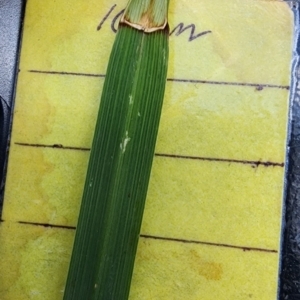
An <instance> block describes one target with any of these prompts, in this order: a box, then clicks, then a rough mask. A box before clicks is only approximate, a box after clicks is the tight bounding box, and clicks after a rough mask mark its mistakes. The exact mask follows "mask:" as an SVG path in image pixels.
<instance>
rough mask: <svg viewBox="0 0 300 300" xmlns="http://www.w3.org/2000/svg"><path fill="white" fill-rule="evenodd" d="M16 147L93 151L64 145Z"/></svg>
mask: <svg viewBox="0 0 300 300" xmlns="http://www.w3.org/2000/svg"><path fill="white" fill-rule="evenodd" d="M15 145H18V146H25V147H34V148H54V149H62V150H79V151H90V150H91V148H84V147H72V146H63V145H62V144H53V145H45V144H29V143H18V142H15Z"/></svg>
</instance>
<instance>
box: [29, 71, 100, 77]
mask: <svg viewBox="0 0 300 300" xmlns="http://www.w3.org/2000/svg"><path fill="white" fill-rule="evenodd" d="M28 72H30V73H39V74H49V75H72V76H85V77H105V75H104V74H91V73H76V72H63V71H42V70H28Z"/></svg>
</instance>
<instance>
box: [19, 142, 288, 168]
mask: <svg viewBox="0 0 300 300" xmlns="http://www.w3.org/2000/svg"><path fill="white" fill-rule="evenodd" d="M15 145H19V146H24V147H35V148H52V149H61V150H77V151H90V150H91V149H90V148H83V147H72V146H63V145H61V144H53V145H45V144H29V143H19V142H15ZM154 155H155V156H157V157H167V158H175V159H189V160H203V161H214V162H226V163H236V164H244V165H251V166H252V167H259V166H264V167H284V163H278V162H271V161H260V160H257V161H255V160H238V159H229V158H213V157H200V156H188V155H176V154H166V153H155V154H154Z"/></svg>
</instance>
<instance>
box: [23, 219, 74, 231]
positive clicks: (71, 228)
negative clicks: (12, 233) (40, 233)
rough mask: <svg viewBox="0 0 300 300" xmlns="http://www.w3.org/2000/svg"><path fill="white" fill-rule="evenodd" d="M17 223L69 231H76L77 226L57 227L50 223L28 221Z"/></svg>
mask: <svg viewBox="0 0 300 300" xmlns="http://www.w3.org/2000/svg"><path fill="white" fill-rule="evenodd" d="M17 223H18V224H23V225H33V226H43V227H50V228H60V229H68V230H75V229H76V227H75V226H66V225H55V224H48V223H38V222H28V221H18V222H17Z"/></svg>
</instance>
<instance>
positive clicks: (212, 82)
mask: <svg viewBox="0 0 300 300" xmlns="http://www.w3.org/2000/svg"><path fill="white" fill-rule="evenodd" d="M168 81H175V82H187V83H203V84H217V85H238V86H251V87H255V88H256V89H257V90H258V91H261V90H263V89H264V88H276V89H285V90H289V88H290V87H289V86H288V85H277V84H267V83H247V82H229V81H209V80H198V79H176V78H168Z"/></svg>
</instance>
